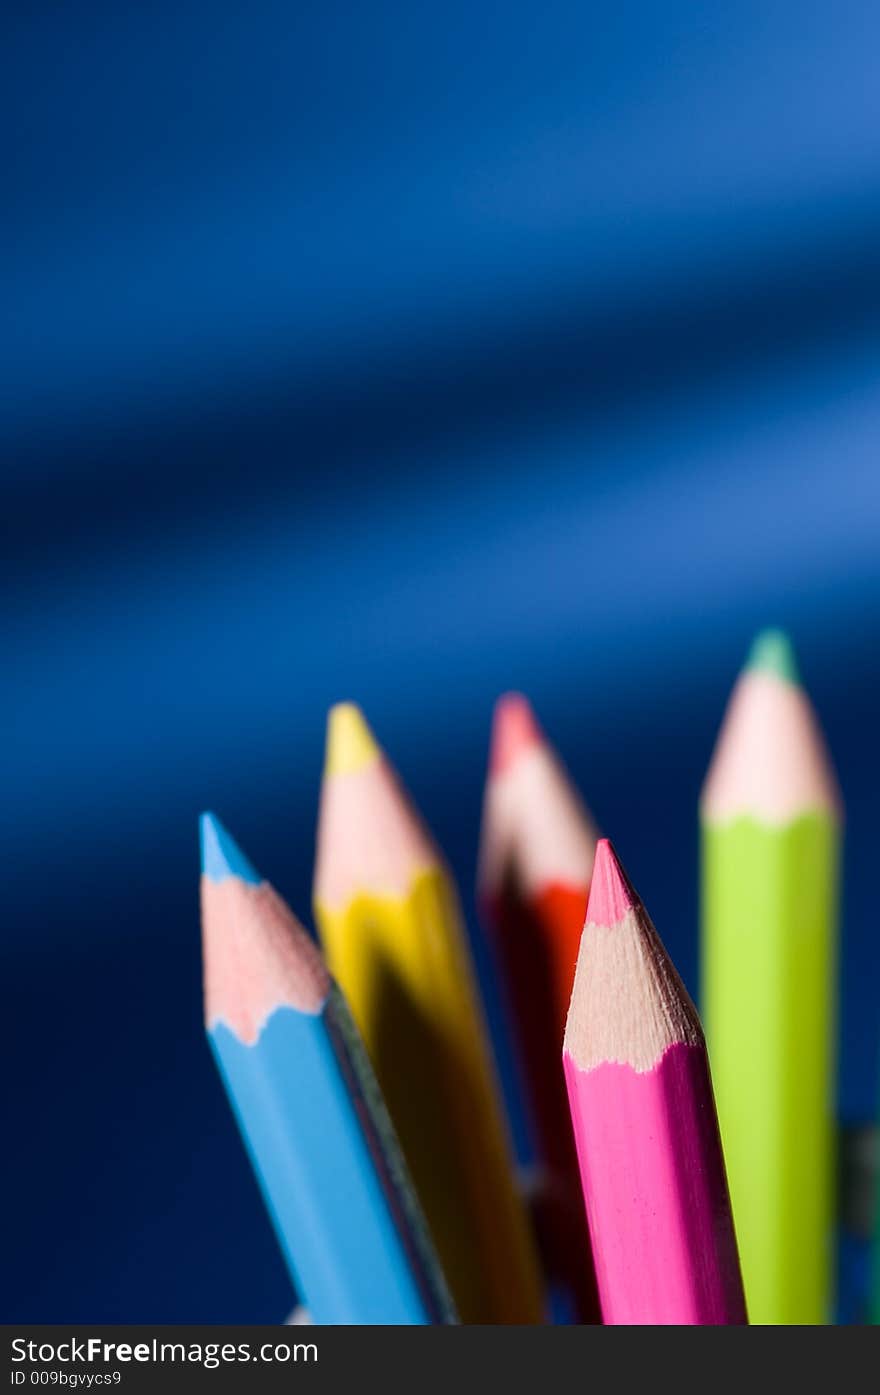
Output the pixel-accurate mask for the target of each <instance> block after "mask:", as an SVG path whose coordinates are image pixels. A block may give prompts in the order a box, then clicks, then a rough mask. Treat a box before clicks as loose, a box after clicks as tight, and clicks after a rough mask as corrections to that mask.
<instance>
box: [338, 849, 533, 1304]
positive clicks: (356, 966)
mask: <svg viewBox="0 0 880 1395" xmlns="http://www.w3.org/2000/svg"><path fill="white" fill-rule="evenodd" d="M316 914H317V918H318V920H319V924H320V928H321V935H322V940H323V942H324V945H325V947H326V950H327V955H328V959H329V962H330V964H331V967H332V969H333V971H334V973H335V974H336V976H337V978H338V979H339V981H340V983H341V984H342V986H343V988H344V989H345V990H346V992H347V995H348V997H349V1000H350V1002H351V1005H352V1011H353V1013H354V1016H355V1019H356V1021H357V1023H358V1026H359V1028H360V1030H361V1033H362V1035H363V1037H364V1041H365V1043H366V1045H367V1049H368V1051H369V1053H370V1056H371V1059H372V1061H373V1065H374V1067H375V1069H376V1073H377V1075H378V1078H379V1081H380V1083H381V1085H382V1088H383V1092H384V1094H385V1097H386V1099H387V1101H388V1106H389V1109H390V1112H391V1115H392V1118H393V1119H394V1124H395V1128H396V1131H397V1133H398V1136H399V1137H400V1140H401V1144H402V1147H403V1151H404V1154H405V1156H406V1159H407V1163H408V1166H409V1168H410V1171H411V1173H412V1175H413V1177H414V1180H415V1183H416V1187H417V1189H418V1192H419V1196H420V1199H421V1201H422V1204H423V1206H424V1208H425V1211H426V1214H427V1216H428V1219H429V1223H430V1225H431V1230H432V1234H433V1236H434V1239H435V1243H436V1245H437V1248H438V1251H439V1253H440V1256H441V1260H442V1262H443V1266H444V1270H445V1272H446V1274H447V1276H448V1278H449V1281H450V1285H451V1287H452V1290H453V1292H454V1294H455V1297H456V1302H457V1306H458V1308H459V1311H460V1313H461V1315H462V1319H463V1320H464V1321H472V1322H476V1321H482V1322H537V1321H539V1320H540V1315H541V1307H540V1297H539V1293H538V1287H537V1278H536V1273H535V1268H534V1257H533V1255H532V1252H531V1245H530V1241H529V1236H528V1232H527V1229H526V1223H525V1218H524V1216H523V1213H522V1208H521V1203H520V1201H519V1198H518V1197H517V1196H516V1194H515V1192H514V1189H513V1183H512V1178H511V1176H510V1165H509V1159H508V1152H507V1142H506V1138H505V1134H504V1128H503V1124H502V1120H501V1116H500V1113H499V1108H498V1097H497V1088H496V1084H495V1080H494V1076H493V1071H492V1065H491V1058H490V1055H489V1049H488V1044H487V1041H486V1039H485V1036H484V1030H483V1027H482V1022H481V1013H480V1009H479V1004H478V1000H477V997H476V988H475V984H474V980H473V971H472V968H471V964H470V960H469V954H468V951H467V947H466V944H465V942H464V938H463V928H462V926H461V924H460V920H459V912H458V907H457V904H456V898H455V895H454V893H453V892H452V890H451V888H450V886H449V884H448V881H447V878H446V876H445V874H444V873H443V871H442V870H440V869H435V870H433V871H428V872H423V873H421V874H419V875H418V876H417V877H416V878H415V880H414V882H413V884H412V887H411V889H410V892H409V894H408V895H407V896H405V897H404V898H402V899H398V898H391V897H377V896H371V895H367V894H364V895H361V896H358V897H356V898H355V899H354V900H353V901H352V902H350V903H349V905H348V906H347V907H346V908H345V909H344V910H343V911H342V912H336V911H332V910H330V909H329V908H328V907H326V906H323V905H321V903H320V902H318V903H317V904H316Z"/></svg>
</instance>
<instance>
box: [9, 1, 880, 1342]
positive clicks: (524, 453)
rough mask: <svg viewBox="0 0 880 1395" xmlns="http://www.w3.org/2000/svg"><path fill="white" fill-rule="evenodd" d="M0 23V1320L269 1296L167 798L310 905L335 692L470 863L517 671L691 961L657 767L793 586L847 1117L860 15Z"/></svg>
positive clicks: (867, 900)
mask: <svg viewBox="0 0 880 1395" xmlns="http://www.w3.org/2000/svg"><path fill="white" fill-rule="evenodd" d="M2 26H3V44H2V51H3V54H4V60H5V62H4V81H3V84H2V95H0V103H2V108H3V118H4V119H3V123H2V125H3V131H4V133H5V136H6V142H7V149H6V153H5V159H4V162H3V163H4V175H3V189H4V200H3V202H4V211H3V217H2V227H0V238H2V246H3V255H2V259H0V277H2V285H0V297H2V298H0V303H2V306H3V321H4V326H5V333H4V335H3V347H2V352H3V365H2V374H0V402H2V407H0V452H2V460H3V467H2V468H3V507H2V517H3V521H4V524H5V525H6V527H5V530H4V532H5V537H4V542H3V549H2V555H3V574H4V583H3V588H2V597H0V607H2V634H3V665H2V678H0V726H2V731H3V733H4V736H5V741H4V759H3V762H2V775H3V781H2V790H3V798H2V801H0V818H2V828H0V836H2V849H3V893H2V916H3V978H4V983H5V995H4V1002H5V1006H4V1013H3V1016H4V1026H5V1027H6V1028H7V1031H6V1033H5V1042H6V1047H5V1050H6V1068H5V1070H4V1080H5V1085H6V1088H5V1100H6V1117H7V1130H6V1137H5V1139H4V1145H3V1149H2V1155H3V1162H2V1167H3V1172H4V1182H3V1187H2V1195H3V1198H4V1209H5V1210H6V1211H7V1214H6V1216H5V1217H4V1222H3V1227H4V1236H5V1246H4V1248H5V1250H6V1253H7V1259H8V1260H10V1261H11V1262H10V1263H7V1264H5V1265H4V1274H3V1280H2V1282H3V1291H2V1293H0V1313H2V1316H3V1317H4V1318H5V1319H6V1320H10V1319H13V1318H29V1319H34V1320H36V1319H41V1320H68V1321H75V1320H80V1321H83V1320H87V1319H93V1320H96V1319H110V1320H112V1319H118V1320H144V1321H147V1320H159V1319H165V1320H178V1321H184V1320H192V1321H213V1320H216V1321H221V1320H239V1321H243V1322H247V1321H259V1320H275V1319H277V1318H278V1317H279V1316H280V1315H281V1314H282V1313H283V1312H284V1311H285V1310H286V1305H287V1304H288V1302H289V1301H290V1295H289V1291H288V1286H287V1281H286V1279H285V1276H284V1272H283V1269H282V1265H281V1261H280V1259H279V1257H278V1255H277V1253H276V1249H275V1245H274V1242H273V1240H272V1237H271V1234H270V1231H269V1227H268V1223H267V1221H266V1219H265V1217H264V1215H263V1213H262V1210H261V1207H260V1202H259V1199H258V1196H257V1192H256V1187H255V1184H254V1183H253V1181H252V1179H251V1177H250V1175H249V1173H248V1167H247V1163H246V1160H245V1158H244V1155H243V1152H242V1150H241V1147H240V1145H239V1140H238V1138H237V1136H236V1133H235V1129H234V1126H233V1123H232V1119H231V1116H230V1114H229V1112H228V1109H227V1106H226V1103H225V1100H224V1099H223V1097H222V1093H221V1087H220V1084H219V1081H218V1079H217V1078H216V1074H215V1071H214V1068H213V1065H212V1062H211V1060H210V1056H209V1053H208V1049H207V1046H206V1044H205V1041H204V1039H203V1035H202V1028H201V1018H200V1014H201V1004H200V985H199V974H200V965H199V948H198V914H197V872H198V860H197V859H198V848H197V836H196V815H197V813H198V811H199V810H200V809H201V808H202V807H206V806H207V807H214V808H216V809H217V811H218V812H219V813H220V815H221V817H222V818H224V819H225V820H226V821H227V822H228V823H229V825H230V827H231V828H232V829H233V830H234V832H235V834H236V836H237V837H239V838H240V840H241V842H242V844H243V846H244V847H245V848H246V849H247V851H248V853H249V854H250V855H251V856H252V858H253V859H254V861H255V862H256V864H257V866H258V867H259V868H260V869H261V870H262V871H264V872H265V873H266V874H267V875H268V876H269V877H271V878H272V879H273V880H274V881H275V882H276V884H277V885H278V887H279V888H280V889H281V890H282V891H283V892H284V893H285V894H286V895H287V896H288V898H289V899H290V901H291V903H292V904H293V906H294V907H295V908H296V909H297V910H298V911H299V912H300V914H301V915H303V916H304V917H307V916H308V907H309V888H310V877H311V863H312V855H313V838H314V822H315V810H316V797H317V791H318V783H319V776H320V763H321V752H322V741H323V723H324V715H325V709H326V707H327V705H328V703H330V702H331V701H333V700H336V699H338V698H342V697H355V698H357V699H358V700H359V701H361V702H362V703H363V704H364V706H365V708H366V711H367V713H368V715H369V716H370V718H371V720H372V721H373V723H374V726H375V728H376V731H377V733H378V735H379V737H380V739H382V740H383V741H384V742H385V744H386V745H387V747H388V749H389V751H390V753H391V754H392V757H393V758H394V759H395V761H396V762H397V764H398V765H399V767H400V769H401V771H402V772H403V773H404V775H405V777H406V779H407V780H408V782H409V784H410V786H411V788H412V790H413V792H414V794H415V795H416V797H417V799H418V801H419V802H420V804H421V805H422V807H423V809H424V811H425V813H426V815H427V817H428V818H429V820H430V822H431V823H432V825H433V827H434V829H435V831H436V833H437V834H438V836H439V838H440V840H441V841H442V843H443V845H444V847H445V848H446V850H447V852H448V854H449V856H450V858H451V859H452V861H453V863H454V865H455V868H456V870H457V872H458V874H459V876H460V879H461V884H462V887H463V890H464V892H465V894H466V896H467V898H468V900H470V895H471V887H472V882H473V874H474V862H475V849H476V835H477V828H478V820H479V803H480V792H481V783H482V776H483V766H484V760H485V753H486V740H487V731H488V722H489V716H490V710H491V704H492V701H493V699H494V697H495V696H496V695H497V693H498V692H499V691H500V690H502V689H504V688H505V687H508V686H511V685H518V686H521V687H523V688H524V689H525V690H526V691H527V692H529V693H530V694H531V696H532V697H533V699H534V701H535V703H536V705H537V708H538V711H539V713H540V715H541V717H542V719H543V721H544V723H545V725H546V727H547V729H548V731H549V732H550V734H551V735H552V737H553V739H554V740H555V741H556V743H557V745H558V746H559V748H560V749H561V751H562V752H563V754H564V756H565V758H566V759H567V761H568V763H569V765H570V767H571V769H572V771H573V772H574V774H575V776H576V777H577V779H578V781H579V783H580V784H581V787H582V789H583V791H584V793H585V795H586V797H587V799H588V801H589V802H590V803H591V805H592V807H593V809H594V811H595V813H596V816H597V818H598V819H599V821H600V822H601V824H602V826H603V828H604V829H605V830H607V831H608V832H609V833H611V834H612V835H613V836H614V838H615V840H616V842H617V844H618V847H619V849H620V852H621V854H622V856H623V857H624V859H625V860H626V862H627V864H628V866H629V868H630V870H631V872H632V875H633V878H634V880H635V881H636V883H637V884H638V886H639V887H640V889H641V890H642V892H643V894H644V897H645V899H646V901H647V903H648V905H649V906H650V908H651V909H652V911H653V913H654V917H655V920H656V922H657V925H658V928H659V929H660V931H661V934H662V935H663V936H664V938H665V940H666V942H667V944H668V946H669V948H670V949H671V951H672V952H673V954H674V955H675V957H676V959H677V960H678V962H679V964H680V966H681V968H682V970H683V972H684V973H685V975H686V977H687V979H688V981H689V982H690V983H691V984H692V985H693V984H694V982H695V970H696V889H695V888H696V881H695V874H696V827H695V801H696V796H697V792H698V788H699V785H700V781H701V778H702V775H703V772H704V769H705V765H706V762H707V759H708V756H709V752H710V749H711V745H712V742H713V739H714V735H715V731H716V728H717V724H718V721H719V719H720V715H721V711H722V707H723V703H724V701H725V698H726V695H727V692H728V690H729V687H730V685H731V683H732V681H733V678H734V675H735V672H736V669H737V667H738V665H739V663H740V661H741V659H742V656H743V653H744V651H745V648H746V646H747V644H748V642H749V639H750V637H751V634H752V632H753V631H754V630H755V629H756V628H757V627H759V626H761V625H763V624H765V623H782V624H785V625H787V626H789V627H790V629H791V631H792V633H793V636H794V639H795V642H796V644H797V647H798V650H799V654H800V659H801V664H802V668H803V672H804V676H805V679H806V681H807V684H808V686H809V688H810V689H811V691H812V693H813V695H814V697H815V700H816V703H817V706H818V708H819V711H820V713H821V716H822V719H823V722H824V724H825V726H826V729H827V732H828V735H829V738H830V741H831V743H832V746H833V749H834V753H835V757H836V760H837V764H838V767H839V771H840V775H841V781H842V785H843V789H844V794H845V798H846V801H847V807H848V816H849V827H848V843H847V883H846V921H845V932H844V952H843V1007H842V1019H841V1112H842V1115H843V1116H844V1117H846V1118H848V1119H857V1118H862V1117H865V1116H867V1115H868V1114H869V1112H870V1111H871V1110H872V1108H873V1102H874V1098H875V1061H876V1055H877V1005H878V1001H880V948H878V934H877V910H876V895H875V892H874V883H875V880H876V863H877V851H876V849H877V838H878V832H880V824H878V812H877V811H878V803H877V798H876V789H877V783H878V773H880V771H878V764H880V760H878V743H877V734H876V729H877V707H878V692H880V650H878V639H877V636H878V611H880V466H878V445H880V254H878V247H880V236H878V235H880V162H878V156H880V86H878V83H877V80H876V55H877V52H878V45H880V13H878V10H877V7H876V6H874V5H870V4H868V3H866V2H865V3H847V0H844V2H843V3H838V4H836V5H834V6H829V5H823V4H812V3H803V2H802V3H797V4H794V3H773V0H770V2H769V3H768V0H760V3H758V0H754V2H753V0H742V2H741V3H739V4H737V5H735V6H731V5H729V4H721V3H716V0H709V3H707V4H704V5H702V6H699V7H694V6H691V5H676V4H672V5H670V4H669V3H664V4H654V3H649V0H624V2H623V3H620V4H617V5H615V6H611V7H609V6H599V5H593V4H575V3H566V2H565V0H550V3H545V4H543V5H541V6H538V7H536V6H527V5H524V4H521V3H519V2H518V0H512V3H511V4H509V5H507V6H505V7H497V6H489V5H482V6H481V5H473V4H462V3H458V2H457V0H450V3H448V4H446V5H444V6H442V7H438V8H436V9H435V10H428V9H425V8H424V7H414V6H412V5H411V4H403V3H390V0H376V3H374V4H372V5H369V6H357V5H353V4H348V5H345V4H340V3H338V0H325V3H323V4H321V5H301V6H299V7H297V6H291V5H289V4H281V3H272V0H257V3H254V4H251V5H249V6H234V5H231V4H228V3H226V0H213V3H212V4H210V5H208V4H207V3H202V0H183V3H179V2H178V3H174V4H171V3H169V0H158V2H157V3H154V4H152V5H150V6H143V7H139V8H138V7H134V6H119V5H111V4H109V3H101V2H100V0H92V3H87V0H80V2H79V3H76V4H69V5H66V6H63V7H57V6H46V5H41V4H31V5H13V6H8V7H7V8H6V10H5V11H4V16H3V20H2ZM472 925H473V918H472ZM477 952H478V955H479V956H480V958H481V961H482V959H483V956H482V949H481V947H480V945H479V943H478V945H477ZM483 967H484V969H485V964H484V963H483ZM488 992H489V997H490V1002H492V1012H493V1019H495V1020H496V1021H497V1014H496V1011H495V1005H494V1002H493V995H492V984H491V981H488ZM508 1083H509V1081H508ZM516 1125H517V1129H518V1136H519V1142H520V1146H521V1147H522V1148H525V1146H526V1145H525V1140H524V1139H523V1137H522V1127H521V1120H519V1119H517V1121H516Z"/></svg>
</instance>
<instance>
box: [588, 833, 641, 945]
mask: <svg viewBox="0 0 880 1395" xmlns="http://www.w3.org/2000/svg"><path fill="white" fill-rule="evenodd" d="M638 899H639V898H638V896H637V895H636V892H635V890H634V888H633V885H632V883H631V881H630V879H629V877H628V876H627V875H626V873H625V872H624V870H623V867H622V866H621V864H620V860H619V858H618V856H617V853H616V852H615V851H614V845H613V844H612V842H611V840H610V838H600V839H599V841H598V843H597V844H596V860H595V862H594V863H593V880H592V883H591V886H590V899H589V902H588V904H587V920H588V921H589V922H590V923H591V924H593V925H604V926H612V925H617V924H618V922H619V921H621V920H623V917H624V916H625V915H626V913H627V911H631V910H632V908H633V906H635V905H637V903H638Z"/></svg>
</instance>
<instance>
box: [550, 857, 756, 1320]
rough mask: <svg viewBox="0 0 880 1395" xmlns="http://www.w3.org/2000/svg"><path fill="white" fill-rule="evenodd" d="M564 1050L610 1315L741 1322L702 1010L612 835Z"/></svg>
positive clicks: (594, 894) (596, 874) (596, 885)
mask: <svg viewBox="0 0 880 1395" xmlns="http://www.w3.org/2000/svg"><path fill="white" fill-rule="evenodd" d="M563 1059H564V1063H565V1076H566V1082H567V1085H568V1095H569V1101H570V1105H571V1115H572V1122H573V1124H574V1132H575V1140H576V1142H577V1149H578V1158H579V1161H580V1168H581V1180H582V1184H583V1191H584V1201H585V1203H586V1208H587V1216H588V1219H589V1224H590V1234H591V1236H592V1242H593V1256H594V1260H595V1265H596V1276H597V1279H598V1284H599V1296H600V1299H601V1304H602V1316H603V1318H604V1321H605V1322H606V1323H611V1324H620V1323H628V1324H632V1323H640V1324H641V1323H649V1324H659V1323H663V1324H733V1323H743V1322H745V1321H746V1311H745V1301H744V1298H743V1290H742V1281H741V1278H740V1271H739V1262H738V1259H737V1250H736V1240H735V1238H734V1232H733V1221H732V1218H731V1212H730V1201H729V1198H728V1192H727V1182H726V1179H725V1175H724V1160H723V1158H722V1154H721V1143H720V1139H719V1135H718V1123H717V1119H716V1115H715V1103H714V1100H713V1097H712V1084H711V1080H710V1078H709V1064H708V1060H707V1056H706V1046H705V1042H704V1040H703V1033H702V1030H701V1028H700V1022H699V1018H698V1017H697V1013H696V1009H695V1008H694V1006H693V1003H692V1002H691V1000H690V998H689V997H688V995H687V992H686V990H685V988H684V985H683V984H682V982H681V980H680V979H679V977H678V975H677V973H676V972H675V969H674V968H673V966H672V963H671V961H670V960H669V957H668V956H667V954H666V951H665V950H664V948H663V946H662V944H661V943H660V940H659V938H658V936H657V932H656V930H655V929H654V927H653V925H652V924H651V921H650V920H649V919H648V916H647V913H646V911H645V909H644V907H643V906H642V904H641V902H640V900H639V898H638V896H637V895H636V893H635V891H634V890H633V887H632V885H631V884H630V882H629V880H628V879H627V877H626V874H625V873H624V871H623V869H622V868H621V866H620V863H619V862H618V860H617V857H616V855H615V853H614V850H613V848H612V847H611V844H610V843H609V842H608V841H607V839H604V838H603V839H600V841H599V844H598V846H597V849H596V861H595V865H594V869H593V881H592V887H591V890H590V901H589V905H588V908H587V920H586V925H585V926H584V933H583V937H582V939H581V948H580V953H579V955H578V962H577V970H576V973H575V982H574V989H573V992H572V999H571V1008H570V1010H569V1014H568V1022H567V1025H566V1029H565V1045H564V1053H563Z"/></svg>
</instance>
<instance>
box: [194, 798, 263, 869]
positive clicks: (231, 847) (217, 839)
mask: <svg viewBox="0 0 880 1395" xmlns="http://www.w3.org/2000/svg"><path fill="white" fill-rule="evenodd" d="M199 833H200V837H201V845H202V872H203V873H204V875H205V876H206V877H208V878H209V879H210V880H211V881H212V882H222V881H224V880H225V879H226V877H239V878H240V879H241V881H243V882H251V883H252V884H253V885H254V886H259V884H260V882H261V881H262V880H263V879H262V877H261V876H260V875H259V874H258V873H257V872H256V871H255V870H254V868H253V866H252V864H251V863H250V862H249V861H248V859H247V858H246V857H245V855H244V853H243V852H242V850H241V848H240V847H239V846H238V844H237V843H236V841H235V839H234V838H233V836H232V834H231V833H228V832H227V830H226V829H225V828H224V827H223V825H222V823H221V822H220V820H219V819H218V818H217V816H216V814H202V817H201V819H200V820H199Z"/></svg>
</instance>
